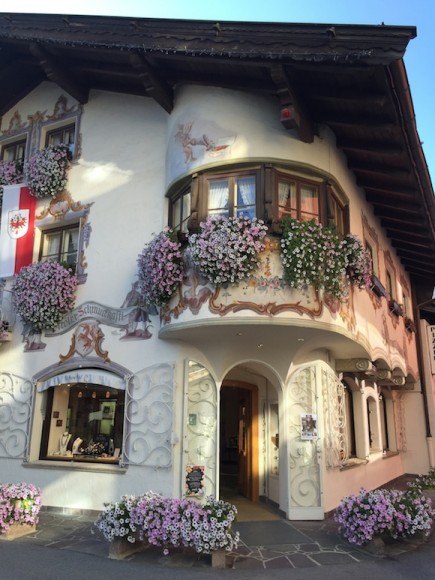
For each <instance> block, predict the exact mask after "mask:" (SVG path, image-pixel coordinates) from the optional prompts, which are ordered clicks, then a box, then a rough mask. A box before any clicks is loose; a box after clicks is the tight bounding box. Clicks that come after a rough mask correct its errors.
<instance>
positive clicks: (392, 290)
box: [386, 271, 396, 300]
mask: <svg viewBox="0 0 435 580" xmlns="http://www.w3.org/2000/svg"><path fill="white" fill-rule="evenodd" d="M386 280H387V291H388V294H389V295H390V300H395V299H396V292H395V288H394V281H393V276H392V275H391V274H390V272H388V271H387V274H386Z"/></svg>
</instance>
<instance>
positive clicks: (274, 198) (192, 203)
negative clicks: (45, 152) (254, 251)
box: [168, 164, 348, 236]
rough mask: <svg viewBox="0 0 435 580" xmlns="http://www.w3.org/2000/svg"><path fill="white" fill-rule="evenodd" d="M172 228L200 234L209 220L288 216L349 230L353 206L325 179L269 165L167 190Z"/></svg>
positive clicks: (202, 176)
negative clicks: (195, 231) (202, 227)
mask: <svg viewBox="0 0 435 580" xmlns="http://www.w3.org/2000/svg"><path fill="white" fill-rule="evenodd" d="M168 197H169V198H170V204H169V225H170V226H171V227H172V228H173V229H175V230H176V231H179V232H184V233H185V232H187V231H188V230H189V229H193V230H195V229H196V228H198V227H199V224H200V222H201V221H203V220H204V219H205V218H206V217H207V216H210V215H218V216H224V217H241V216H246V217H249V218H251V219H252V218H254V217H257V218H259V219H264V220H265V221H266V223H267V224H269V225H272V224H274V223H277V222H278V221H279V220H281V219H283V218H285V217H286V216H288V217H292V218H295V219H298V220H301V221H302V220H311V219H314V220H315V221H316V222H318V223H323V224H325V225H327V224H335V226H336V228H337V231H338V233H339V235H341V236H343V235H345V234H346V233H347V231H348V202H347V200H346V199H345V197H344V195H343V194H341V193H339V192H338V190H336V189H335V188H333V187H332V186H331V185H329V184H327V182H326V180H324V179H322V178H320V177H317V176H315V177H313V178H308V177H307V178H306V177H304V176H303V175H299V174H298V175H295V174H292V173H290V172H287V171H285V170H284V169H278V168H275V167H273V166H271V165H269V164H260V165H257V166H251V167H248V168H240V169H237V170H231V171H213V172H211V171H210V172H201V173H198V174H195V175H194V176H193V177H191V178H186V179H184V180H183V183H182V184H181V187H178V188H177V185H174V186H173V187H172V190H170V191H169V192H168Z"/></svg>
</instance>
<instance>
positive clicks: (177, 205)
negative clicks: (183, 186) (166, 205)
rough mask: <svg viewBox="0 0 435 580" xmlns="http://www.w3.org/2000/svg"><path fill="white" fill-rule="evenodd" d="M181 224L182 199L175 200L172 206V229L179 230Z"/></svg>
mask: <svg viewBox="0 0 435 580" xmlns="http://www.w3.org/2000/svg"><path fill="white" fill-rule="evenodd" d="M180 222H181V199H180V198H178V199H177V200H175V202H174V204H173V206H172V227H173V228H174V230H178V229H179V227H180Z"/></svg>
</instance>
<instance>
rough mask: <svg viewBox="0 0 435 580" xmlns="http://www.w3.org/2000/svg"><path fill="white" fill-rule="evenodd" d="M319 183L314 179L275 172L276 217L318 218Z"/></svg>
mask: <svg viewBox="0 0 435 580" xmlns="http://www.w3.org/2000/svg"><path fill="white" fill-rule="evenodd" d="M319 190H320V184H319V183H316V182H315V181H309V180H305V179H301V178H299V177H293V176H291V175H287V174H285V173H277V192H276V194H277V199H278V219H282V218H284V217H292V218H295V219H297V220H300V221H307V220H311V219H314V220H315V221H316V222H318V221H319V220H320V214H319V197H320V196H319Z"/></svg>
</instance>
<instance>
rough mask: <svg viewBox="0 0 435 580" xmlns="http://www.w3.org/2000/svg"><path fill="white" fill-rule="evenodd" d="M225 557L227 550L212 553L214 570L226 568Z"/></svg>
mask: <svg viewBox="0 0 435 580" xmlns="http://www.w3.org/2000/svg"><path fill="white" fill-rule="evenodd" d="M225 556H226V552H225V550H216V551H215V552H212V553H211V566H212V568H225V565H226V560H225Z"/></svg>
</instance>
